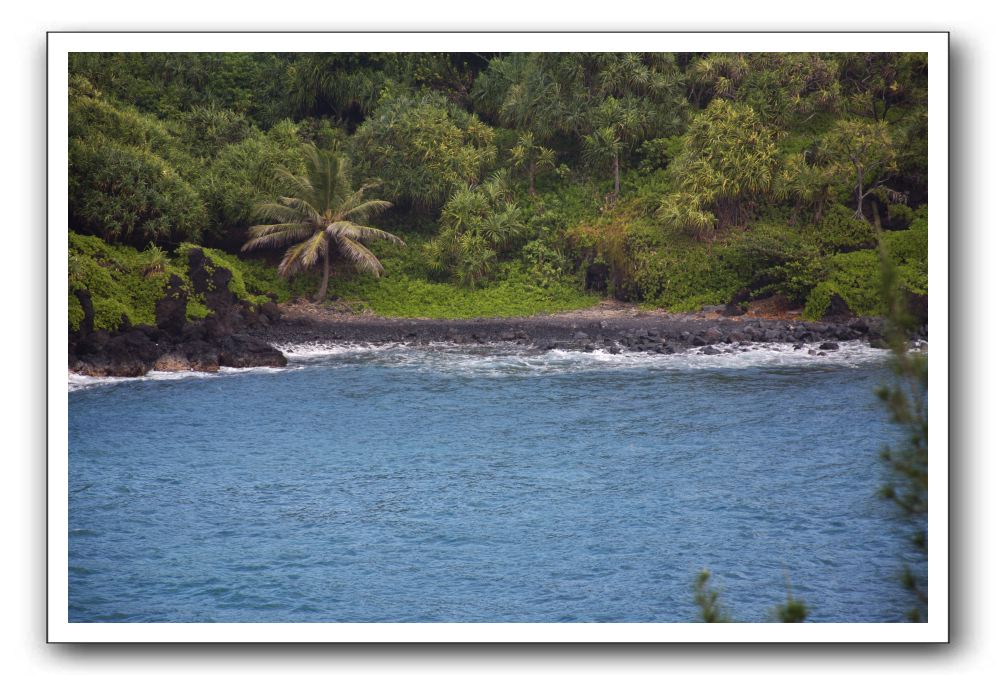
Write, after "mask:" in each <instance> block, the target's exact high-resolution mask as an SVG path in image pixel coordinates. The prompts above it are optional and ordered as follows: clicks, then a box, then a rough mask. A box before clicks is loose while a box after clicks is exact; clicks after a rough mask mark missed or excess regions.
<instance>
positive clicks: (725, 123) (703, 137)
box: [657, 99, 778, 238]
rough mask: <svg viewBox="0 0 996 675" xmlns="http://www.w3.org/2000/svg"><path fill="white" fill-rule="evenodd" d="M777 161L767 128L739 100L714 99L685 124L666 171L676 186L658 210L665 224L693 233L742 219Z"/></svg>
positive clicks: (769, 181) (767, 187) (770, 180)
mask: <svg viewBox="0 0 996 675" xmlns="http://www.w3.org/2000/svg"><path fill="white" fill-rule="evenodd" d="M777 166H778V156H777V150H776V147H775V143H774V137H773V134H772V132H771V130H770V129H769V128H768V127H766V126H765V125H764V124H762V123H761V120H760V119H759V118H758V115H757V113H755V112H754V110H753V109H752V108H751V107H750V106H748V105H744V104H742V103H731V102H729V101H727V100H725V99H714V100H713V101H712V102H711V103H710V104H709V106H708V107H707V108H706V109H705V110H704V111H702V112H701V113H700V114H699V115H698V116H696V117H695V119H694V120H693V121H692V123H691V125H690V126H689V129H688V132H687V133H686V134H685V144H684V147H683V149H682V151H681V153H680V154H679V155H678V156H677V157H676V158H675V159H674V161H673V162H672V163H671V165H670V167H669V169H668V170H669V171H670V172H671V174H672V176H673V177H674V181H675V184H676V186H677V188H678V190H677V192H676V193H672V194H669V195H666V196H665V197H664V198H663V199H662V200H661V203H660V206H659V208H658V209H657V217H658V219H659V220H660V221H661V222H662V223H663V224H664V225H665V226H667V227H670V228H672V229H676V230H680V231H690V232H692V233H694V234H696V236H699V237H700V238H701V237H704V236H706V235H708V234H712V233H713V232H714V231H715V229H717V228H724V227H736V226H740V225H743V224H745V223H746V221H747V220H748V218H749V217H750V215H751V213H752V210H753V209H752V207H753V205H754V202H756V201H758V200H760V199H762V198H765V197H767V196H768V194H769V193H770V191H771V189H772V186H773V184H774V178H775V174H776V171H777Z"/></svg>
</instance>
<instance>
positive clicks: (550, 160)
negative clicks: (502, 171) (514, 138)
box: [512, 131, 556, 195]
mask: <svg viewBox="0 0 996 675" xmlns="http://www.w3.org/2000/svg"><path fill="white" fill-rule="evenodd" d="M555 159H556V154H555V153H554V152H553V150H551V149H550V148H545V147H543V146H542V145H540V144H539V143H537V142H536V139H535V137H534V136H533V132H531V131H526V132H524V133H523V134H521V135H520V136H519V141H518V143H516V144H515V145H514V146H513V147H512V164H514V165H515V166H516V168H519V169H522V170H524V171H525V172H526V176H528V177H529V194H531V195H535V194H536V175H537V174H539V173H540V172H542V171H544V170H549V169H552V168H553V167H554V166H555V164H556V161H555Z"/></svg>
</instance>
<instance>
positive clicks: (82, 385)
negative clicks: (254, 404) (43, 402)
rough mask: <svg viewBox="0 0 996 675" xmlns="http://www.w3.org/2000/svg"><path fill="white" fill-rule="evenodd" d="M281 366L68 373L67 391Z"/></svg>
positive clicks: (278, 370) (270, 369) (214, 376)
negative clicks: (126, 374)
mask: <svg viewBox="0 0 996 675" xmlns="http://www.w3.org/2000/svg"><path fill="white" fill-rule="evenodd" d="M281 370H283V368H268V367H262V366H261V367H258V368H224V367H223V368H220V369H219V370H218V372H216V373H203V372H199V371H194V370H182V371H178V372H167V371H162V370H150V371H149V372H148V373H146V374H145V375H142V376H139V377H93V376H91V375H80V374H79V373H73V372H70V373H69V391H79V390H81V389H91V388H93V387H101V386H108V385H114V384H124V383H126V382H148V381H157V382H158V381H168V380H190V379H212V378H217V377H222V376H225V375H243V374H248V373H277V372H280V371H281Z"/></svg>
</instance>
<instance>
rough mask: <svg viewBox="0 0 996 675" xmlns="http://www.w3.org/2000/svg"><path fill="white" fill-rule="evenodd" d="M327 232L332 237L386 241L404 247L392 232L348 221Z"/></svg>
mask: <svg viewBox="0 0 996 675" xmlns="http://www.w3.org/2000/svg"><path fill="white" fill-rule="evenodd" d="M325 231H326V232H327V233H328V234H329V235H330V236H332V237H336V238H339V237H346V238H349V239H355V240H358V241H370V240H373V239H384V240H387V241H389V242H391V243H393V244H398V245H399V246H404V245H405V242H403V241H402V240H401V239H400V238H399V237H396V236H394V235H393V234H391V233H390V232H385V231H384V230H378V229H377V228H376V227H367V226H366V225H357V224H356V223H351V222H349V221H348V220H339V221H336V222H334V223H332V224H330V225H329V226H328V227H326V228H325Z"/></svg>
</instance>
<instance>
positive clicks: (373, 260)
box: [336, 237, 384, 277]
mask: <svg viewBox="0 0 996 675" xmlns="http://www.w3.org/2000/svg"><path fill="white" fill-rule="evenodd" d="M336 243H337V244H338V245H339V251H340V252H341V253H342V254H343V255H344V256H345V257H346V258H348V259H349V260H351V261H352V262H353V264H354V265H356V267H357V268H358V269H360V270H362V271H364V272H370V273H371V274H373V275H374V276H375V277H379V276H380V275H381V274H383V272H384V266H383V265H381V264H380V261H379V260H377V256H375V255H374V254H373V253H372V252H371V251H370V249H368V248H367V247H366V246H364V245H363V244H361V243H360V242H358V241H355V240H353V239H350V238H349V237H340V238H338V239H337V240H336Z"/></svg>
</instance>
